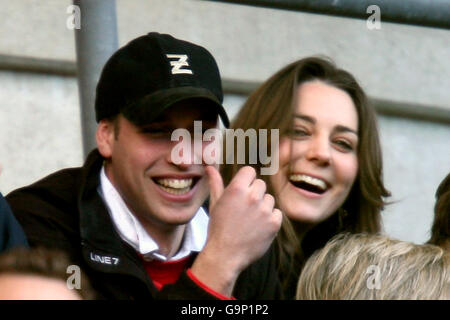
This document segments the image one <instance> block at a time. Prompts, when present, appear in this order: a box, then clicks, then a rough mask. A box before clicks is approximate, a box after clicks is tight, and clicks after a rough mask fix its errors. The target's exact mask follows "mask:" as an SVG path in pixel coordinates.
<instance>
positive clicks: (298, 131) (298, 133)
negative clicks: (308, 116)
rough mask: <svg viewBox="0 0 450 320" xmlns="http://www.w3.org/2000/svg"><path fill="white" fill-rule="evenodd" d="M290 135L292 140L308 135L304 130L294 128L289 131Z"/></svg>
mask: <svg viewBox="0 0 450 320" xmlns="http://www.w3.org/2000/svg"><path fill="white" fill-rule="evenodd" d="M291 135H292V137H294V138H301V137H304V136H307V135H308V132H307V131H306V130H304V129H299V128H294V129H292V131H291Z"/></svg>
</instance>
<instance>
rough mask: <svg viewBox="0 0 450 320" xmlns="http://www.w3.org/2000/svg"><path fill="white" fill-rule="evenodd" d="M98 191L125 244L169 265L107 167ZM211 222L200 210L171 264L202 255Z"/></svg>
mask: <svg viewBox="0 0 450 320" xmlns="http://www.w3.org/2000/svg"><path fill="white" fill-rule="evenodd" d="M97 190H98V192H99V194H100V195H101V196H102V198H103V200H104V201H105V202H106V207H107V208H108V212H109V214H110V216H111V219H112V221H113V224H114V226H115V228H116V230H117V232H118V233H119V235H120V237H121V238H122V240H124V241H125V242H127V243H128V244H129V245H131V246H132V247H133V248H134V249H135V250H136V251H137V252H139V253H140V254H142V255H143V256H144V259H145V260H153V259H157V260H162V261H168V260H167V258H166V257H165V256H163V255H162V254H161V253H160V252H159V246H158V244H157V243H156V242H155V241H154V240H153V238H152V237H151V236H150V235H149V234H148V233H147V231H146V230H145V229H144V227H143V226H142V224H141V223H140V222H139V220H138V219H136V217H135V216H134V215H133V214H132V213H131V211H130V209H128V207H127V205H126V204H125V202H124V201H123V199H122V197H121V196H120V194H119V192H118V191H117V189H116V188H115V187H114V186H113V185H112V183H111V182H110V181H109V179H108V177H107V176H106V173H105V168H104V167H102V169H101V171H100V185H99V187H98V189H97ZM208 222H209V217H208V215H207V214H206V212H205V211H204V210H203V208H202V207H200V209H199V210H198V211H197V213H196V214H195V216H194V218H192V219H191V221H190V222H189V223H188V224H187V225H186V229H185V232H184V236H183V241H182V243H181V247H180V249H179V250H178V252H177V253H176V254H175V255H174V256H173V257H171V258H170V259H169V260H170V261H172V260H179V259H182V258H184V257H187V256H188V255H189V254H190V253H191V252H200V251H201V250H202V249H203V247H204V246H205V243H206V237H207V231H208Z"/></svg>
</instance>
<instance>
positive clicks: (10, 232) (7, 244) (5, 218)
mask: <svg viewBox="0 0 450 320" xmlns="http://www.w3.org/2000/svg"><path fill="white" fill-rule="evenodd" d="M0 174H1V166H0ZM16 247H25V248H26V247H28V243H27V239H26V237H25V234H24V232H23V230H22V227H21V226H20V225H19V223H18V222H17V220H16V218H15V217H14V215H13V213H12V212H11V208H10V207H9V205H8V203H7V202H6V200H5V198H3V195H2V194H1V193H0V253H3V252H4V251H7V250H9V249H13V248H16Z"/></svg>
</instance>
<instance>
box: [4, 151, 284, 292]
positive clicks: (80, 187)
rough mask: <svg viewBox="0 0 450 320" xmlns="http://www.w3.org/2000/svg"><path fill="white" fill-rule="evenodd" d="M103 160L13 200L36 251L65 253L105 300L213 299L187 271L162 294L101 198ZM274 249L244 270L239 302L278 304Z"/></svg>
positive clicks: (95, 157) (91, 160)
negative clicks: (98, 189) (99, 189)
mask: <svg viewBox="0 0 450 320" xmlns="http://www.w3.org/2000/svg"><path fill="white" fill-rule="evenodd" d="M102 163H103V158H102V157H101V156H100V154H99V153H98V151H97V150H94V151H93V152H91V154H90V155H89V156H88V158H87V160H86V162H85V164H84V165H83V167H81V168H71V169H64V170H61V171H58V172H56V173H53V174H51V175H49V176H48V177H46V178H44V179H42V180H40V181H38V182H36V183H34V184H32V185H30V186H27V187H24V188H21V189H18V190H15V191H13V192H11V193H10V194H8V196H7V199H8V202H9V203H10V205H11V207H12V209H13V211H14V212H15V215H16V217H17V219H18V220H19V222H20V223H21V224H22V227H23V229H24V230H25V233H26V235H27V237H28V241H29V243H30V245H31V246H32V247H34V246H45V247H50V248H57V249H58V248H59V249H62V250H64V251H66V252H67V253H68V254H69V255H70V258H71V259H72V261H73V262H74V263H75V264H78V265H79V266H80V267H81V269H82V270H84V272H85V273H86V274H87V276H88V278H89V279H90V281H91V284H92V286H93V287H94V289H96V291H98V292H99V293H100V297H101V298H106V299H212V298H214V297H213V296H212V295H210V294H209V293H207V292H206V291H204V290H203V289H201V288H200V287H199V286H197V285H196V284H195V283H194V282H193V281H192V280H191V279H190V278H189V277H188V276H187V274H186V271H184V272H183V273H182V274H181V276H180V278H179V280H178V281H177V282H176V283H174V284H170V285H166V286H165V287H164V288H163V289H162V290H161V291H158V290H157V289H156V288H155V286H154V285H153V283H152V281H151V280H150V278H149V276H148V274H147V273H146V271H145V269H144V267H143V263H142V261H141V259H140V257H139V256H138V254H137V253H136V251H135V250H134V249H133V248H132V247H131V246H129V245H128V244H127V243H126V242H124V241H123V240H122V239H121V238H120V236H119V235H118V233H117V232H116V231H115V228H114V226H113V222H112V221H111V218H110V216H109V214H108V212H107V209H106V207H105V204H104V202H103V200H102V198H101V197H100V195H99V194H98V192H97V187H98V185H99V183H100V178H99V174H100V169H101V166H102ZM280 292H281V291H280V288H279V281H278V278H277V273H276V270H275V256H274V254H273V249H272V248H271V249H270V250H269V251H268V252H267V253H266V255H265V256H263V257H262V258H261V259H260V260H259V261H257V262H256V263H255V264H253V265H252V266H250V267H249V268H247V269H246V270H244V272H243V273H242V274H241V275H240V277H239V278H238V281H237V283H236V286H235V290H234V292H233V295H234V297H236V298H238V299H279V298H280V294H281V293H280Z"/></svg>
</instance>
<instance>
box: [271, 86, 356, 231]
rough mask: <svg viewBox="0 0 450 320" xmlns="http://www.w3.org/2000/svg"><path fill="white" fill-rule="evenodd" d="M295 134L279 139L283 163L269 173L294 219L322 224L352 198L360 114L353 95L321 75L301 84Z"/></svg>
mask: <svg viewBox="0 0 450 320" xmlns="http://www.w3.org/2000/svg"><path fill="white" fill-rule="evenodd" d="M296 94H297V97H296V98H297V102H296V106H295V111H294V122H293V127H292V131H291V133H290V135H288V136H285V137H282V138H281V140H280V149H279V158H280V169H279V171H278V172H277V173H276V174H275V175H273V176H271V177H270V182H271V184H272V187H273V190H274V193H275V198H276V200H277V204H278V206H279V207H280V209H281V210H282V211H283V212H284V213H285V214H286V215H287V217H288V218H289V219H291V220H294V221H298V222H303V223H308V224H317V223H319V222H321V221H324V220H326V219H327V218H328V217H330V216H331V215H332V214H333V212H335V211H336V210H337V209H338V208H339V207H340V206H341V205H342V204H343V202H344V201H345V199H346V198H347V196H348V194H349V192H350V189H351V188H352V185H353V182H354V181H355V178H356V175H357V173H358V158H357V147H358V115H357V112H356V107H355V105H354V103H353V101H352V99H351V97H350V96H349V95H348V94H347V93H346V92H345V91H343V90H341V89H338V88H336V87H333V86H330V85H328V84H326V83H324V82H321V81H310V82H305V83H303V84H301V85H300V86H299V88H298V90H297V93H296Z"/></svg>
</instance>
